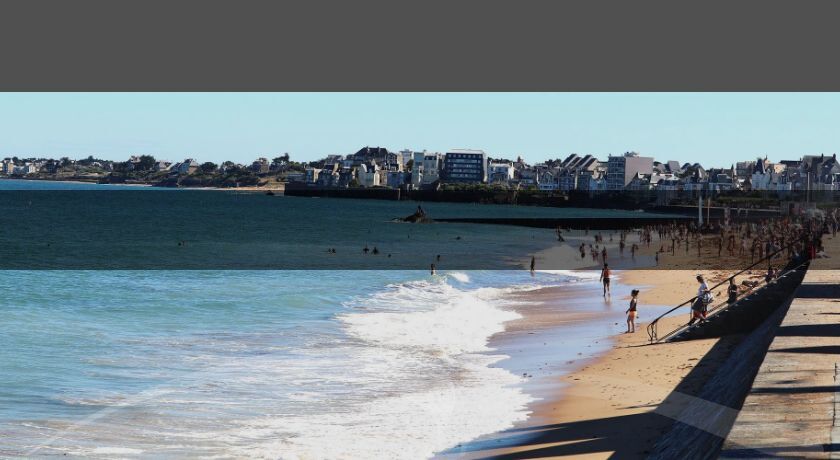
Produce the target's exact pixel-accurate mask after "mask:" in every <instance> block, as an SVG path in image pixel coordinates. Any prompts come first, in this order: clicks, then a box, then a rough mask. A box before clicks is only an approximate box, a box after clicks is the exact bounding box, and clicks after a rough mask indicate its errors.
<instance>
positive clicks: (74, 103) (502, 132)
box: [0, 93, 840, 166]
mask: <svg viewBox="0 0 840 460" xmlns="http://www.w3.org/2000/svg"><path fill="white" fill-rule="evenodd" d="M366 145H370V146H383V147H387V148H388V149H392V150H401V149H403V148H410V149H420V150H422V149H428V150H430V151H441V152H443V151H446V150H447V149H450V148H479V149H484V150H485V151H487V152H488V153H489V154H490V155H491V156H506V157H515V156H517V155H521V156H522V157H523V158H525V159H526V160H527V161H530V162H538V161H542V160H545V159H548V158H556V157H565V156H566V155H568V154H569V153H573V152H574V153H581V154H586V153H591V154H594V155H596V156H599V157H604V158H605V157H606V156H607V154H619V153H622V152H625V151H628V150H635V151H638V152H641V153H642V154H644V155H650V156H653V157H655V158H656V159H658V160H660V161H664V160H671V159H673V160H678V161H680V162H686V161H691V162H694V161H699V162H701V163H703V164H704V165H707V166H728V165H729V164H730V163H732V162H733V161H736V160H745V159H754V158H755V157H756V156H758V155H762V156H763V155H767V156H769V157H770V159H771V160H780V159H786V158H798V157H799V156H801V155H803V154H819V153H826V154H832V153H834V152H836V151H837V150H840V93H831V94H819V93H680V94H674V93H0V157H3V156H10V155H18V156H21V157H25V156H48V157H60V156H65V155H67V156H71V157H74V158H81V157H85V156H87V155H94V156H98V157H101V158H105V159H125V158H127V157H128V155H130V154H152V155H154V156H156V157H157V158H161V159H168V160H180V159H183V158H184V157H195V158H196V159H197V160H199V161H214V162H220V161H223V160H227V159H230V160H233V161H237V162H246V161H251V160H253V159H254V158H256V157H258V156H267V157H272V156H275V155H278V154H282V153H283V152H289V153H290V155H291V156H292V158H293V159H297V160H314V159H317V158H321V157H323V156H325V155H327V154H333V153H340V154H347V153H351V152H353V151H355V150H357V149H359V148H360V147H363V146H366Z"/></svg>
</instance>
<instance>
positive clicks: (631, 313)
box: [624, 289, 639, 334]
mask: <svg viewBox="0 0 840 460" xmlns="http://www.w3.org/2000/svg"><path fill="white" fill-rule="evenodd" d="M638 296H639V290H638V289H633V290H632V291H630V307H629V308H628V309H627V311H625V312H624V313H626V314H627V332H625V334H632V333H634V332H636V314H637V313H636V306H637V304H638V300H637V297H638Z"/></svg>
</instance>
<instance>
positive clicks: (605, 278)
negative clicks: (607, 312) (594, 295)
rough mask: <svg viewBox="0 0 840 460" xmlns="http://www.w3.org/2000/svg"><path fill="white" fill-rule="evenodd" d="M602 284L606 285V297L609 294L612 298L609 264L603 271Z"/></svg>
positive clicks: (605, 265)
mask: <svg viewBox="0 0 840 460" xmlns="http://www.w3.org/2000/svg"><path fill="white" fill-rule="evenodd" d="M601 282H602V283H604V297H606V296H607V294H609V295H610V297H612V293H611V292H610V266H609V264H604V268H603V269H601Z"/></svg>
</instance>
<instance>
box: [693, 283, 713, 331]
mask: <svg viewBox="0 0 840 460" xmlns="http://www.w3.org/2000/svg"><path fill="white" fill-rule="evenodd" d="M697 282H698V283H700V285H699V286H697V297H696V298H695V299H694V303H693V304H692V305H691V320H690V321H689V322H688V325H689V326H691V325H692V324H694V322H695V321H697V320H700V321H701V322H702V321H706V305H708V304H709V303H711V302H710V297H711V295H712V293H711V292H709V286H707V285H706V280H705V279H703V275H697Z"/></svg>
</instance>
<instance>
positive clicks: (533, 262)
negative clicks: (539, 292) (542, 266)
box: [531, 256, 537, 275]
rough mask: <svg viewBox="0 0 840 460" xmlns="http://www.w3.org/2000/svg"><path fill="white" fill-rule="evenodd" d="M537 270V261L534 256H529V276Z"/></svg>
mask: <svg viewBox="0 0 840 460" xmlns="http://www.w3.org/2000/svg"><path fill="white" fill-rule="evenodd" d="M536 268H537V259H536V258H535V257H534V256H531V274H532V275H533V274H534V270H535V269H536Z"/></svg>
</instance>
